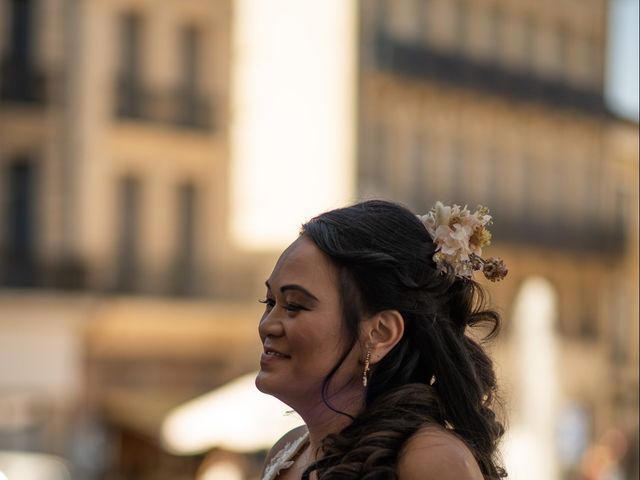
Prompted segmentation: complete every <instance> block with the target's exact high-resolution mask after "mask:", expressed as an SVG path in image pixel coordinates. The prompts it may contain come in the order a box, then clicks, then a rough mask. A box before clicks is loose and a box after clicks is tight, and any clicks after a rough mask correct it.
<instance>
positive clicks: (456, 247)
mask: <svg viewBox="0 0 640 480" xmlns="http://www.w3.org/2000/svg"><path fill="white" fill-rule="evenodd" d="M418 218H419V219H420V221H421V222H422V223H423V225H424V226H425V228H426V229H427V231H428V232H429V235H431V238H432V239H433V242H434V243H435V244H436V253H435V254H434V255H433V261H434V262H436V265H437V266H438V270H440V271H441V272H446V271H447V270H448V268H447V267H450V268H452V269H453V271H454V273H455V274H456V275H457V276H459V277H465V278H472V276H473V272H474V271H478V270H482V273H483V274H484V276H485V277H486V278H488V279H489V280H491V281H492V282H496V281H499V280H502V279H503V278H504V277H505V276H506V275H507V273H508V270H507V267H506V266H505V264H504V262H503V261H502V260H501V259H499V258H496V257H490V258H488V259H486V260H485V259H484V258H482V249H483V248H484V247H486V246H488V245H490V244H491V232H489V230H488V229H487V228H486V227H487V226H488V225H490V224H491V215H489V210H488V209H487V208H485V207H482V206H478V208H477V210H476V211H475V212H473V213H471V212H470V211H469V209H467V207H466V206H465V207H460V206H458V205H453V207H449V206H446V205H443V204H442V203H441V202H437V203H436V205H435V207H433V208H432V209H431V211H429V213H427V214H426V215H422V216H421V215H418Z"/></svg>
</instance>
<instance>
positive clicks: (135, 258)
mask: <svg viewBox="0 0 640 480" xmlns="http://www.w3.org/2000/svg"><path fill="white" fill-rule="evenodd" d="M118 196H119V198H118V201H119V209H118V212H119V216H120V220H119V222H120V225H119V228H118V238H117V242H118V250H117V259H116V261H117V272H116V290H118V291H123V292H131V291H134V290H135V288H136V286H137V283H138V276H139V273H140V272H139V249H140V245H139V231H140V220H141V215H140V181H139V180H138V179H136V178H132V177H127V178H124V179H123V180H122V181H121V183H120V185H119V192H118Z"/></svg>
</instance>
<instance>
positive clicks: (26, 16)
mask: <svg viewBox="0 0 640 480" xmlns="http://www.w3.org/2000/svg"><path fill="white" fill-rule="evenodd" d="M31 7H32V5H31V2H30V1H29V0H13V1H12V2H11V33H10V35H11V36H10V37H9V56H10V57H11V60H12V61H13V62H15V63H19V64H20V65H30V64H31V54H32V52H31V38H32V31H31V30H32V29H31Z"/></svg>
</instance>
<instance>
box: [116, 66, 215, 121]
mask: <svg viewBox="0 0 640 480" xmlns="http://www.w3.org/2000/svg"><path fill="white" fill-rule="evenodd" d="M212 104H213V102H212V100H211V99H210V98H208V97H207V96H205V95H202V94H198V93H196V92H193V91H190V90H184V89H176V90H174V91H164V92H152V91H151V90H150V89H148V88H145V87H144V86H142V85H141V83H140V82H138V81H135V80H131V79H125V78H122V79H120V81H119V82H118V85H117V89H116V115H117V117H119V118H123V119H128V120H137V121H146V122H155V123H161V124H167V125H174V126H176V127H184V128H191V129H197V130H209V129H211V128H213V126H214V122H213V111H214V109H213V108H212Z"/></svg>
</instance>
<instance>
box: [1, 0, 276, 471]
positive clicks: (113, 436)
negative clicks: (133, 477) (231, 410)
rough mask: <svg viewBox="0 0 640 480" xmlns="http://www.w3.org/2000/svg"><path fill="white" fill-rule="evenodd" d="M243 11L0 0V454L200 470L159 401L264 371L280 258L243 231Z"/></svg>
mask: <svg viewBox="0 0 640 480" xmlns="http://www.w3.org/2000/svg"><path fill="white" fill-rule="evenodd" d="M231 15H232V5H231V2H225V1H216V2H210V1H207V0H186V1H168V2H164V1H163V2H156V1H146V0H144V1H137V0H130V1H129V0H125V1H108V2H104V1H97V0H96V1H83V2H75V1H70V0H52V1H46V2H43V1H36V0H32V1H28V0H2V1H0V68H1V74H0V285H1V287H2V289H1V290H0V329H1V331H2V334H1V335H0V350H1V351H2V353H1V354H0V358H1V359H2V369H1V370H0V390H1V393H0V405H2V408H0V410H1V411H0V450H3V449H25V450H33V449H35V450H41V451H42V450H44V451H49V452H53V453H57V454H60V455H62V456H64V457H66V458H68V459H70V460H71V461H72V462H73V463H74V464H75V467H77V469H78V472H77V473H78V474H79V475H84V474H86V475H100V474H103V473H105V472H108V471H111V472H120V473H123V474H133V473H131V472H133V471H136V470H135V469H138V470H137V471H138V472H143V471H144V472H145V475H151V477H152V478H162V477H161V475H162V474H164V473H163V472H165V473H166V472H167V471H175V470H176V469H178V470H180V469H181V470H183V471H184V472H189V471H191V473H195V469H196V468H197V464H198V462H199V458H198V457H190V458H183V459H181V458H178V457H173V456H170V455H168V454H167V455H164V454H163V453H162V448H161V446H160V444H159V438H158V435H157V431H158V430H159V428H160V423H161V421H162V419H163V416H164V414H165V413H166V412H167V411H168V410H169V409H170V408H171V407H173V406H175V405H177V404H178V403H180V402H182V401H185V400H188V399H190V398H193V397H194V396H197V395H199V394H202V393H204V392H206V391H209V390H211V389H213V388H215V387H216V386H217V385H220V384H221V383H223V382H225V381H228V380H231V379H233V378H235V377H236V376H238V375H240V374H242V373H245V372H247V371H251V370H253V369H255V363H256V360H255V359H256V358H257V356H258V355H257V351H258V347H259V343H258V341H257V339H256V337H257V336H256V334H255V321H256V318H257V316H258V309H257V305H255V307H254V303H253V302H252V303H251V304H249V306H247V303H246V299H247V298H251V299H252V300H255V299H256V298H257V297H258V295H259V294H258V293H257V292H258V291H260V287H259V285H260V283H259V282H256V281H254V280H255V278H256V272H259V273H260V274H262V273H263V272H264V270H265V267H264V265H266V264H267V262H271V260H272V259H271V257H268V258H267V257H265V256H264V255H260V254H255V255H250V254H246V255H239V254H237V253H238V249H237V247H236V246H235V244H234V243H233V240H232V239H231V238H230V236H229V233H228V230H229V223H230V218H229V212H230V205H229V202H230V200H229V179H228V177H229V162H230V160H229V143H230V142H229V118H230V106H229V103H230V82H231V80H230V75H231V72H230V62H231V57H232V51H231V18H232V17H231ZM140 469H142V470H140ZM171 478H172V477H171Z"/></svg>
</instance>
